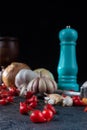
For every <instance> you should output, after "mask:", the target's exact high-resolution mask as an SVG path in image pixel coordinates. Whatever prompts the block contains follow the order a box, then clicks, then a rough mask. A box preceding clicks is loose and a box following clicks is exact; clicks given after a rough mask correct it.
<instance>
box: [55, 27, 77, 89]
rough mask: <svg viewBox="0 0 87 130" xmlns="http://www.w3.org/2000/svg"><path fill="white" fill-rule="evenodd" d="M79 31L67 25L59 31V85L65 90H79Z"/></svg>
mask: <svg viewBox="0 0 87 130" xmlns="http://www.w3.org/2000/svg"><path fill="white" fill-rule="evenodd" d="M77 38H78V33H77V31H76V30H74V29H72V28H70V26H67V27H66V28H65V29H63V30H61V31H60V32H59V40H60V57H59V63H58V66H57V73H58V87H59V88H60V89H63V90H74V91H79V85H78V84H77V73H78V65H77V61H76V40H77Z"/></svg>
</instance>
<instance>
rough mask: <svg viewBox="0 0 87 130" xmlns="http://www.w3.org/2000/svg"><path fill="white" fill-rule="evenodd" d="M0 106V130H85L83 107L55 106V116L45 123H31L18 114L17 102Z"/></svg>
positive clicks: (86, 115) (86, 121)
mask: <svg viewBox="0 0 87 130" xmlns="http://www.w3.org/2000/svg"><path fill="white" fill-rule="evenodd" d="M23 100H24V99H23V98H19V97H17V98H16V99H15V102H14V103H12V104H8V105H6V106H0V130H87V113H86V112H84V111H83V110H84V107H62V106H55V108H56V110H57V114H56V115H55V116H54V118H53V120H52V121H50V122H47V123H33V122H31V121H30V119H29V116H28V115H21V114H20V113H19V102H20V101H23ZM39 107H40V106H39Z"/></svg>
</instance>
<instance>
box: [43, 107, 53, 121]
mask: <svg viewBox="0 0 87 130" xmlns="http://www.w3.org/2000/svg"><path fill="white" fill-rule="evenodd" d="M42 114H43V116H44V118H45V119H46V121H50V120H52V118H53V112H52V111H51V110H50V109H46V110H43V111H42Z"/></svg>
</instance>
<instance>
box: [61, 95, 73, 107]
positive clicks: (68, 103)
mask: <svg viewBox="0 0 87 130" xmlns="http://www.w3.org/2000/svg"><path fill="white" fill-rule="evenodd" d="M72 105H73V99H72V98H71V97H70V96H66V97H65V98H64V99H63V106H72Z"/></svg>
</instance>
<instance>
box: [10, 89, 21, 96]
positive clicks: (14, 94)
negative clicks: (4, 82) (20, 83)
mask: <svg viewBox="0 0 87 130" xmlns="http://www.w3.org/2000/svg"><path fill="white" fill-rule="evenodd" d="M9 95H11V96H18V95H19V90H18V89H17V88H15V87H10V88H9Z"/></svg>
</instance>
